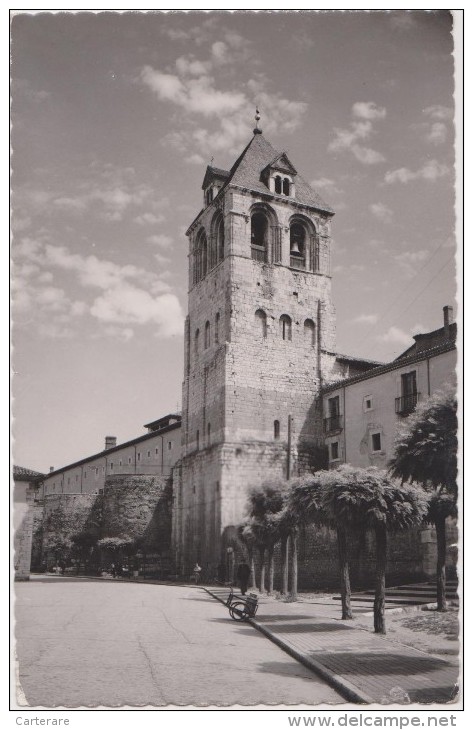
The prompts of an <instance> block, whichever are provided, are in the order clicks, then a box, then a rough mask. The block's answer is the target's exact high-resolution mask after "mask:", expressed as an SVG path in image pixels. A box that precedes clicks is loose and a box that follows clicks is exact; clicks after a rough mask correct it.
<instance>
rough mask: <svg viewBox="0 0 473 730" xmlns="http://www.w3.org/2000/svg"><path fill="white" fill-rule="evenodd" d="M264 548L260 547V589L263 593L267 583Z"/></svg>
mask: <svg viewBox="0 0 473 730" xmlns="http://www.w3.org/2000/svg"><path fill="white" fill-rule="evenodd" d="M264 553H265V550H264V548H260V551H259V559H260V579H259V589H260V591H261V593H264V584H265V577H266V575H265V574H266V566H265V564H264Z"/></svg>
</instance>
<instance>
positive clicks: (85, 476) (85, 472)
mask: <svg viewBox="0 0 473 730" xmlns="http://www.w3.org/2000/svg"><path fill="white" fill-rule="evenodd" d="M84 479H87V471H84Z"/></svg>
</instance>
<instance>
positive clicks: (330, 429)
mask: <svg viewBox="0 0 473 730" xmlns="http://www.w3.org/2000/svg"><path fill="white" fill-rule="evenodd" d="M451 317H452V308H451V307H448V306H447V307H444V326H443V327H442V328H440V329H438V330H434V331H433V332H427V333H425V334H420V335H416V336H415V337H414V344H413V345H412V346H411V347H409V348H408V349H407V350H406V351H405V352H404V353H402V355H400V356H399V357H398V358H397V359H396V360H394V361H393V362H390V363H387V364H385V365H381V366H379V367H376V368H373V369H371V370H369V371H367V372H366V373H364V374H361V375H356V376H354V377H349V378H347V379H345V380H342V381H340V382H338V383H334V384H332V385H329V386H326V387H324V389H323V418H324V433H325V444H326V445H327V447H328V457H329V463H330V466H331V467H332V468H336V467H337V466H338V465H339V464H341V463H343V462H346V463H349V464H353V465H354V466H360V467H366V466H377V467H379V468H381V469H384V468H385V467H386V466H387V463H388V461H389V459H390V458H391V457H392V455H393V444H394V438H395V435H396V431H397V427H398V424H399V422H400V420H401V419H402V418H404V417H405V416H407V415H409V413H412V411H413V410H414V409H415V407H416V405H417V403H419V402H421V401H422V400H424V399H425V398H428V397H429V396H430V395H432V394H433V393H435V392H436V391H437V390H439V389H441V388H442V387H443V386H444V385H446V384H447V383H451V384H452V385H455V382H456V375H455V370H456V344H455V339H456V326H455V324H454V323H452V322H451Z"/></svg>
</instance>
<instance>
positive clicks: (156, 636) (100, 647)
mask: <svg viewBox="0 0 473 730" xmlns="http://www.w3.org/2000/svg"><path fill="white" fill-rule="evenodd" d="M15 596H16V604H15V620H16V625H15V637H16V652H17V657H18V663H19V680H20V683H21V687H22V690H23V692H24V695H25V697H26V700H27V702H28V704H29V705H31V706H33V707H35V706H43V707H55V706H58V705H59V706H65V707H78V706H85V707H96V706H104V707H118V706H122V705H129V706H143V705H154V706H163V705H197V706H207V705H220V706H222V705H223V706H226V705H244V706H251V705H255V704H264V705H278V704H286V705H294V704H306V705H319V704H321V703H326V704H337V703H342V702H344V700H343V698H342V697H341V696H340V695H339V694H338V693H337V692H335V690H333V689H331V688H330V687H329V686H328V685H326V684H325V683H324V682H323V681H322V680H320V679H319V678H318V677H317V676H315V675H314V674H313V673H312V672H310V671H309V670H308V669H306V668H305V667H303V666H302V665H301V664H299V663H298V662H297V661H295V660H294V659H292V658H291V657H290V656H288V655H287V654H285V653H284V652H283V651H282V650H281V649H279V648H278V647H277V646H275V645H274V644H273V643H271V641H269V640H268V639H266V638H265V637H263V636H262V635H261V634H260V633H259V632H258V631H257V630H255V629H254V628H253V627H251V626H250V625H245V624H242V623H237V622H235V621H232V620H231V619H230V617H229V614H228V611H227V610H226V608H225V607H224V606H223V605H222V604H220V603H218V602H217V601H215V600H214V599H213V598H211V597H210V596H209V595H208V594H207V593H206V592H205V591H204V590H203V589H201V588H194V587H188V586H165V585H152V584H140V583H126V582H121V581H116V582H115V581H97V580H87V579H73V578H59V577H58V578H56V577H47V576H44V577H39V576H35V577H33V578H32V580H31V581H29V582H25V583H16V584H15Z"/></svg>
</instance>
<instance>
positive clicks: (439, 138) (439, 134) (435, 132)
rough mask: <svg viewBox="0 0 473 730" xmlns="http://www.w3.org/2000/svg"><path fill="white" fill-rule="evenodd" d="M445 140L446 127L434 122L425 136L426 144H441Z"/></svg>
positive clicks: (441, 123)
mask: <svg viewBox="0 0 473 730" xmlns="http://www.w3.org/2000/svg"><path fill="white" fill-rule="evenodd" d="M446 139H447V126H446V124H444V123H443V122H434V123H433V124H432V126H431V127H430V130H429V133H428V134H427V142H432V144H436V145H437V144H443V143H444V142H445V140H446Z"/></svg>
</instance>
